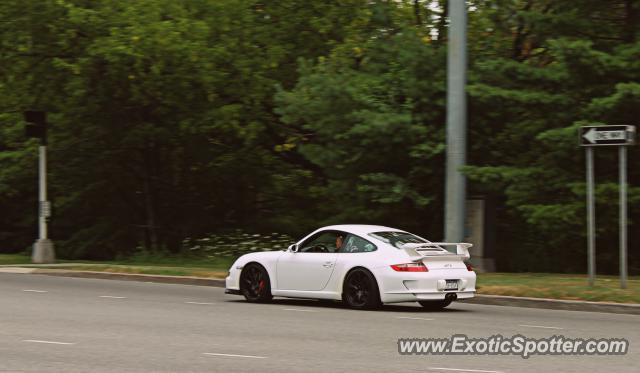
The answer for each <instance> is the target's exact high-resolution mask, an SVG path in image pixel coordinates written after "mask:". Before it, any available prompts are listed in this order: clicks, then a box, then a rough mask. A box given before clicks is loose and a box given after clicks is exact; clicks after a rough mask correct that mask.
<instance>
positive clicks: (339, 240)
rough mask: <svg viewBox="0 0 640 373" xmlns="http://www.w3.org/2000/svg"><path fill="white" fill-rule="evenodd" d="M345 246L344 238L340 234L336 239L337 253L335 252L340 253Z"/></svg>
mask: <svg viewBox="0 0 640 373" xmlns="http://www.w3.org/2000/svg"><path fill="white" fill-rule="evenodd" d="M343 244H344V237H343V236H342V235H341V234H339V235H338V236H337V237H336V251H335V252H336V253H338V252H340V249H342V246H343Z"/></svg>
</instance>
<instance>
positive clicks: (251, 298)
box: [240, 263, 273, 303]
mask: <svg viewBox="0 0 640 373" xmlns="http://www.w3.org/2000/svg"><path fill="white" fill-rule="evenodd" d="M240 292H241V293H242V295H244V298H245V299H246V300H247V301H248V302H251V303H265V302H269V301H270V300H271V299H273V295H271V281H270V280H269V274H268V273H267V270H266V269H264V267H263V266H261V265H260V264H257V263H251V264H247V265H246V266H244V268H243V269H242V273H241V274H240Z"/></svg>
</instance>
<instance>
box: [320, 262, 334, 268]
mask: <svg viewBox="0 0 640 373" xmlns="http://www.w3.org/2000/svg"><path fill="white" fill-rule="evenodd" d="M322 266H323V267H324V268H331V267H333V262H325V263H324V264H323V265H322Z"/></svg>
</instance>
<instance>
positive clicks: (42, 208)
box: [24, 111, 55, 263]
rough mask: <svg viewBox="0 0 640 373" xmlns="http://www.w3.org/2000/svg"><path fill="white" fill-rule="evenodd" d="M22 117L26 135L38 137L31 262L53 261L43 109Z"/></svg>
mask: <svg viewBox="0 0 640 373" xmlns="http://www.w3.org/2000/svg"><path fill="white" fill-rule="evenodd" d="M24 119H25V121H26V122H27V126H26V128H25V130H26V134H27V137H36V138H39V139H40V146H39V148H38V152H39V161H38V189H39V198H38V201H39V205H38V228H39V229H38V232H39V234H38V240H36V242H35V243H34V244H33V253H32V254H31V261H32V262H33V263H53V262H55V251H54V248H53V242H52V241H51V240H50V239H49V237H48V232H47V219H48V218H49V217H50V216H51V204H50V202H49V201H47V121H46V114H45V112H43V111H26V112H24Z"/></svg>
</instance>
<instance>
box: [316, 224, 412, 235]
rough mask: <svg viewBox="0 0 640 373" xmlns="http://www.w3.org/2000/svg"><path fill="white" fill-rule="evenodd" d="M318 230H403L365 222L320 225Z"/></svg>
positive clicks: (357, 231)
mask: <svg viewBox="0 0 640 373" xmlns="http://www.w3.org/2000/svg"><path fill="white" fill-rule="evenodd" d="M319 230H336V231H343V232H348V233H354V234H359V235H366V234H369V233H375V232H404V231H403V230H401V229H396V228H391V227H385V226H383V225H367V224H339V225H329V226H327V227H322V228H320V229H319Z"/></svg>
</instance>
